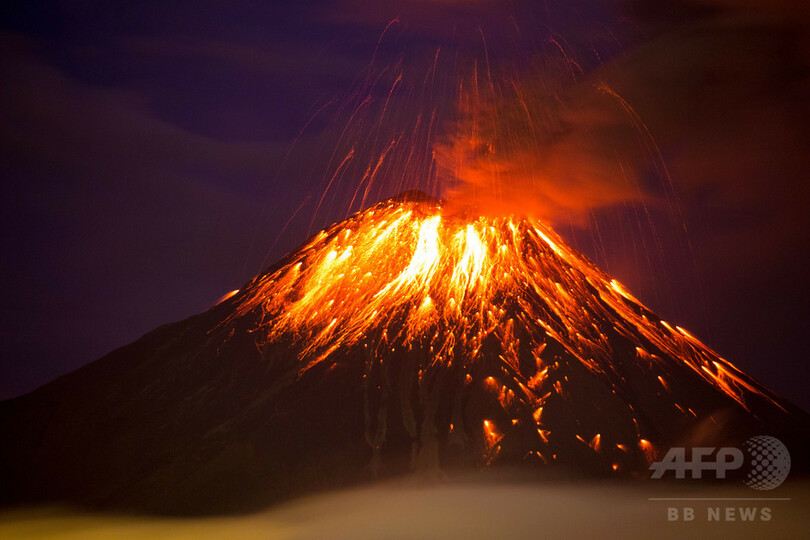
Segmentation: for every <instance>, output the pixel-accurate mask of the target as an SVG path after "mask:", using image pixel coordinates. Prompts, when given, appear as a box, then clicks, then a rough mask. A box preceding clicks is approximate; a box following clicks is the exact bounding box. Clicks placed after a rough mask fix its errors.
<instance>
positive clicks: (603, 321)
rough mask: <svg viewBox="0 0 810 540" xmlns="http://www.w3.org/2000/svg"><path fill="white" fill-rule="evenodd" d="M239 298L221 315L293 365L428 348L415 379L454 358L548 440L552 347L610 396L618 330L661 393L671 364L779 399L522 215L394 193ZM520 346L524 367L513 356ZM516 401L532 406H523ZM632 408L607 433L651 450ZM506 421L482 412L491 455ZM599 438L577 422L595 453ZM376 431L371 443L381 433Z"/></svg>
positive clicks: (741, 400) (564, 394) (562, 379)
mask: <svg viewBox="0 0 810 540" xmlns="http://www.w3.org/2000/svg"><path fill="white" fill-rule="evenodd" d="M234 301H235V306H236V309H235V311H234V313H233V315H232V316H231V318H230V321H234V320H236V319H237V318H239V317H242V316H245V315H248V314H252V315H254V316H255V317H254V319H251V320H257V321H258V322H257V323H256V325H255V328H254V333H255V335H257V336H259V337H258V344H259V346H260V347H261V346H264V345H267V344H270V343H273V342H277V341H282V340H284V343H288V344H291V345H292V347H293V349H294V350H296V351H299V355H298V356H299V361H300V365H299V368H298V375H299V377H300V376H303V374H304V373H306V372H307V371H308V370H310V369H312V368H314V367H315V366H318V365H320V364H330V363H332V362H334V361H335V360H333V358H334V356H335V355H334V353H335V352H336V351H338V350H341V351H346V350H351V349H352V348H362V349H363V350H364V351H366V353H365V354H367V358H368V359H369V360H368V361H369V362H371V363H373V364H376V365H383V364H385V363H386V362H388V361H389V360H388V359H389V357H391V356H392V355H394V354H395V353H396V352H397V351H398V350H406V351H407V350H417V349H418V350H420V351H423V352H424V353H425V358H427V360H425V361H424V362H423V363H421V364H420V365H419V366H418V368H417V369H415V371H416V372H417V377H418V379H419V380H420V381H421V379H422V378H423V377H425V376H426V373H430V372H431V370H436V369H438V368H446V369H449V368H453V369H457V370H459V371H460V372H461V373H462V374H463V376H462V377H461V378H460V380H464V381H465V383H464V384H465V385H466V386H467V387H469V386H470V385H480V387H481V388H482V389H487V392H488V393H489V395H491V396H492V399H493V401H494V402H497V403H498V404H499V406H500V408H501V409H502V411H503V413H504V416H503V418H502V419H501V420H502V421H504V422H509V423H510V424H511V426H510V427H513V428H519V427H520V425H521V421H520V420H519V418H525V419H526V420H528V421H529V422H533V423H534V425H535V427H533V428H532V429H533V430H535V429H536V432H537V434H539V438H540V439H542V440H543V441H545V442H546V443H547V442H548V440H549V437H550V436H551V431H550V430H549V427H550V426H548V425H546V424H545V423H544V414H543V411H544V406H545V405H546V403H547V401H548V400H549V399H550V397H551V396H552V394H556V395H557V396H558V397H560V398H562V399H563V400H567V399H568V397H569V396H568V384H569V379H568V376H567V375H564V376H558V375H556V374H555V373H556V372H557V371H559V368H560V364H559V362H558V359H559V354H560V351H563V352H564V353H565V354H567V355H570V357H572V358H574V359H575V361H576V362H579V363H580V364H581V365H582V366H583V367H584V368H585V369H587V370H588V371H589V372H590V373H592V374H594V375H596V376H598V377H600V378H601V379H603V380H608V381H614V383H612V384H613V391H612V392H613V394H616V393H617V388H618V387H619V386H620V384H621V382H620V381H622V380H623V375H622V373H621V372H620V370H619V368H618V366H617V364H616V361H615V356H616V351H615V350H614V349H615V347H616V346H617V345H616V343H617V341H616V339H620V340H622V341H623V342H627V343H629V344H631V347H630V348H629V350H631V351H632V350H633V349H635V351H634V355H635V361H636V362H639V363H640V364H641V365H643V366H646V369H649V370H651V371H652V372H653V376H652V377H651V383H650V384H651V386H653V385H655V386H657V387H658V388H659V389H660V390H659V393H660V392H665V393H669V394H672V392H673V391H675V389H674V388H673V386H672V385H673V384H674V383H673V381H672V380H670V379H669V374H670V373H671V372H672V369H673V362H674V363H675V364H679V365H682V366H686V367H687V368H688V370H687V371H689V370H691V371H692V372H694V373H695V374H697V375H698V376H699V377H700V378H702V379H703V380H704V381H705V382H707V383H709V384H710V385H712V386H713V387H714V388H716V389H717V390H719V391H720V392H722V393H723V394H725V395H726V396H728V397H729V398H731V399H733V400H734V401H736V402H737V403H738V404H739V405H740V406H742V407H743V408H745V409H747V410H748V400H749V399H750V397H751V396H752V395H757V396H760V397H761V398H764V399H765V400H768V401H770V402H772V403H773V404H775V405H776V406H778V407H780V408H782V406H781V405H779V403H778V402H777V401H776V398H775V397H774V396H773V395H772V394H770V393H769V392H768V391H767V390H766V389H764V388H763V387H761V386H760V385H758V384H757V383H756V382H755V381H753V380H752V379H750V378H748V377H747V376H745V375H744V374H743V373H742V372H740V371H739V370H738V369H737V368H735V367H734V366H733V365H731V364H730V363H729V362H727V361H726V360H724V359H723V358H721V357H720V356H719V355H717V354H716V353H715V352H714V351H712V350H711V349H709V348H708V347H706V346H705V345H703V344H702V343H701V342H700V341H699V340H698V339H697V338H695V337H694V336H692V335H691V334H690V333H688V332H687V331H685V330H683V329H681V328H679V327H675V328H673V327H672V326H671V325H669V324H668V323H667V322H665V321H663V320H661V319H660V318H658V317H657V316H656V315H655V314H654V313H653V312H651V311H650V310H649V309H647V308H646V307H644V306H643V305H642V304H641V303H640V302H639V301H638V300H637V299H636V298H635V297H633V296H632V295H631V294H630V293H629V292H628V291H627V289H626V288H625V287H624V286H623V285H621V284H620V283H618V282H617V281H616V280H615V279H612V278H610V277H609V276H608V275H606V274H605V273H604V272H602V271H601V270H600V269H598V268H597V267H596V266H594V265H593V264H592V263H590V262H589V261H588V260H587V259H585V257H584V256H582V255H580V254H579V253H578V252H576V251H575V250H573V249H572V248H570V247H568V246H567V244H566V243H565V242H564V241H563V239H562V238H560V237H559V236H558V235H557V234H556V233H555V232H554V231H553V230H551V229H550V228H549V227H548V226H546V225H545V224H543V223H542V222H540V221H538V220H535V219H531V218H527V217H518V216H508V217H484V216H474V217H471V216H468V215H459V214H454V213H450V212H448V211H446V210H445V209H444V208H443V206H442V204H441V203H440V202H439V201H435V200H425V199H424V198H420V199H419V200H412V198H409V197H401V198H398V199H392V200H390V201H386V202H383V203H379V204H377V205H376V206H373V207H372V208H370V209H368V210H366V211H363V212H360V213H357V214H355V215H354V216H352V217H350V218H349V219H347V220H346V221H344V222H341V223H337V224H335V225H333V226H332V227H330V228H328V229H326V230H324V231H322V232H320V233H319V234H317V235H316V236H314V237H313V238H312V239H310V241H309V242H308V243H307V244H305V245H304V247H302V248H301V249H299V250H298V251H296V252H294V253H292V254H291V255H289V256H288V257H287V258H286V259H285V260H284V261H283V262H282V263H281V265H280V266H279V267H277V268H276V269H275V270H274V271H271V272H268V273H266V274H264V275H262V276H259V277H257V278H256V279H255V280H254V281H253V282H251V283H249V284H248V286H247V287H245V288H244V289H243V290H242V291H241V292H239V293H237V294H236V295H235V297H234ZM611 336H612V337H611ZM617 336H618V337H617ZM553 351H557V352H556V353H555V352H553ZM527 356H528V357H530V358H531V360H532V361H531V362H530V365H529V366H527V365H526V362H522V359H525V358H527ZM493 357H495V358H496V359H497V363H498V365H499V366H500V369H499V371H498V372H496V373H495V377H493V376H492V375H488V376H486V377H483V378H478V377H480V373H477V372H476V370H475V366H476V364H477V363H478V362H480V361H482V359H484V358H490V359H491V358H493ZM368 372H369V371H368V369H367V374H368ZM665 376H667V377H666V378H665ZM382 384H385V382H384V381H383V382H381V383H380V385H382ZM378 388H379V386H378ZM436 399H438V398H436ZM682 403H684V402H683V401H682ZM689 404H691V403H689ZM423 405H425V404H424V403H423ZM684 405H686V404H684ZM684 405H681V404H678V403H675V402H674V399H673V403H672V406H673V410H677V414H679V415H682V416H684V417H687V416H691V415H694V413H693V412H692V410H691V409H689V408H688V407H686V406H684ZM692 406H695V405H692ZM519 410H526V411H528V413H527V415H526V416H525V417H521V415H520V413H519V412H518V411H519ZM629 410H630V414H631V416H632V424H631V425H634V426H635V428H634V429H635V433H636V435H635V440H633V441H629V440H626V439H620V440H615V438H611V436H610V435H608V440H609V441H610V442H611V446H613V445H615V446H616V447H617V448H618V449H620V450H622V451H625V450H626V448H627V446H628V445H632V446H635V447H637V448H639V449H640V451H641V452H642V453H643V455H644V456H647V459H648V460H649V459H651V458H652V456H653V455H654V453H655V446H654V444H653V443H651V442H650V441H648V440H647V439H645V438H643V436H644V435H645V433H643V431H644V429H643V426H642V427H639V422H638V421H637V420H636V414H635V413H634V412H633V407H632V405H629ZM687 410H688V411H689V412H686V411H687ZM501 420H498V419H496V418H487V419H485V420H483V432H482V434H481V436H482V438H483V443H484V446H485V452H484V454H485V455H486V456H488V457H487V463H489V462H490V461H491V460H492V459H493V457H494V456H495V455H497V453H498V452H499V449H500V444H501V441H502V438H503V437H504V433H502V432H501V430H499V429H498V428H497V427H496V425H497V424H496V422H500V421H501ZM431 422H432V420H431ZM460 423H461V421H460V420H459V421H458V422H457V425H458V424H460ZM449 425H452V424H449ZM479 425H481V424H479ZM430 429H431V432H433V431H435V428H434V427H431V428H430ZM452 431H453V429H452V428H448V432H452ZM414 432H415V430H414ZM605 436H606V435H605V431H601V434H600V433H596V432H595V431H591V432H590V433H587V432H582V433H577V434H575V437H576V438H577V439H579V440H580V441H582V442H583V443H584V444H585V445H586V446H588V447H590V448H591V449H593V451H595V452H601V451H602V448H603V446H604V444H605ZM374 441H375V442H374V447H375V452H376V451H377V450H378V449H379V447H380V446H381V445H382V444H383V438H382V437H377V438H376V439H374ZM615 457H616V456H614V458H615ZM546 458H547V456H543V460H546ZM609 466H611V468H613V469H616V468H617V467H616V466H613V463H612V462H611V463H609Z"/></svg>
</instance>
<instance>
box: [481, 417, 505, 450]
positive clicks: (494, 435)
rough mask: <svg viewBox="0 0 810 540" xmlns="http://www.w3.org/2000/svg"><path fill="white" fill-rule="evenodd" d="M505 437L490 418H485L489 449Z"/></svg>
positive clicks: (485, 435)
mask: <svg viewBox="0 0 810 540" xmlns="http://www.w3.org/2000/svg"><path fill="white" fill-rule="evenodd" d="M502 438H503V435H501V434H500V433H499V432H498V429H497V428H496V427H495V424H493V423H492V422H490V421H489V420H484V440H485V441H486V443H487V449H490V450H491V449H492V448H493V447H494V446H495V445H497V444H498V443H499V442H500V440H501V439H502Z"/></svg>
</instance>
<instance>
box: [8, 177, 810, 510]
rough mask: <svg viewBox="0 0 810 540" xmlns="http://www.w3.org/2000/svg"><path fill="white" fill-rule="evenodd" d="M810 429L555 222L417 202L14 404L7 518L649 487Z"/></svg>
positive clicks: (795, 438)
mask: <svg viewBox="0 0 810 540" xmlns="http://www.w3.org/2000/svg"><path fill="white" fill-rule="evenodd" d="M807 426H808V420H807V415H806V414H805V413H804V412H802V411H801V410H799V409H797V408H796V407H794V406H792V405H791V404H789V403H787V402H785V401H783V400H782V399H780V398H779V397H777V396H775V395H774V394H773V393H771V392H770V391H768V390H767V389H766V388H764V387H763V386H762V385H760V384H759V383H757V382H756V381H754V380H753V379H751V378H750V377H748V376H747V375H745V374H744V373H742V372H741V371H740V370H738V369H737V368H735V367H734V366H733V365H732V364H730V363H729V362H728V361H726V360H724V359H723V358H721V357H720V356H719V355H717V354H716V353H715V352H713V351H712V350H710V349H709V348H708V347H706V346H705V345H703V344H702V343H701V342H700V341H698V340H697V339H696V338H695V337H693V336H692V335H691V334H689V332H687V331H686V330H684V329H682V328H680V327H677V326H673V325H670V324H668V323H667V322H665V321H663V320H661V319H660V318H659V317H657V316H656V315H655V314H654V313H652V312H651V311H650V310H648V309H647V308H645V307H644V306H643V305H642V304H641V303H640V302H639V301H638V300H636V299H635V298H633V296H632V295H631V294H630V293H628V292H627V291H626V290H625V288H624V287H623V286H622V285H621V284H619V283H618V282H616V281H615V280H613V279H611V278H610V277H609V276H607V275H606V274H605V273H603V272H602V271H600V270H599V269H598V268H596V267H595V266H594V265H593V264H591V263H590V262H589V261H587V260H586V259H585V258H584V257H583V256H582V255H580V254H579V253H577V252H576V251H575V250H573V249H572V248H571V247H569V246H567V245H566V244H565V242H563V240H562V239H561V238H560V237H559V236H557V235H556V234H555V233H554V232H553V231H552V230H550V229H549V228H548V227H546V226H545V225H543V224H542V223H540V222H537V221H534V220H530V219H525V218H515V217H501V218H486V217H472V218H471V217H469V216H465V215H455V214H450V213H448V212H446V211H444V210H443V208H442V205H441V203H440V202H439V201H436V200H433V199H431V198H429V197H427V196H425V195H423V194H420V193H416V192H409V193H406V194H403V195H401V196H399V197H397V198H394V199H391V200H388V201H385V202H382V203H379V204H377V205H376V206H373V207H372V208H370V209H368V210H365V211H363V212H360V213H358V214H356V215H354V216H352V217H350V218H349V219H347V220H345V221H343V222H340V223H337V224H335V225H333V226H331V227H330V228H328V229H326V230H324V231H322V232H320V233H318V234H317V235H315V236H314V237H313V238H311V239H310V240H309V241H308V242H307V243H306V244H305V245H304V246H302V247H301V248H299V249H298V250H296V251H294V252H292V253H290V254H289V255H287V256H286V257H285V258H284V259H283V260H282V261H280V262H279V263H277V264H276V265H274V266H273V267H271V268H270V269H269V270H267V271H266V272H265V273H264V274H262V275H260V276H258V277H257V278H255V279H253V280H252V281H250V282H249V283H247V284H246V285H245V286H244V287H243V288H242V289H241V290H240V291H238V292H237V293H235V294H234V295H232V296H230V297H228V298H227V299H225V300H223V301H221V302H220V303H219V304H218V305H216V306H214V307H212V308H211V309H209V310H208V311H207V312H205V313H203V314H201V315H197V316H194V317H191V318H190V319H187V320H185V321H182V322H178V323H174V324H170V325H167V326H164V327H161V328H158V329H157V330H155V331H153V332H151V333H149V334H147V335H145V336H144V337H142V338H141V339H139V340H138V341H136V342H135V343H133V344H131V345H128V346H126V347H123V348H121V349H118V350H116V351H114V352H112V353H110V354H109V355H107V356H105V357H104V358H102V359H100V360H98V361H96V362H95V363H93V364H91V365H89V366H87V367H85V368H82V369H80V370H78V371H76V372H74V373H72V374H69V375H66V376H64V377H62V378H60V379H57V380H56V381H54V382H52V383H50V384H48V385H46V386H44V387H42V388H40V389H38V390H36V391H34V392H32V393H31V394H28V395H26V396H23V397H20V398H17V399H14V400H10V401H7V402H3V403H0V437H2V438H3V440H4V441H13V442H12V443H11V444H5V445H4V447H3V449H2V454H0V473H2V481H3V483H4V485H5V486H8V487H9V489H6V490H5V498H6V499H7V501H6V502H10V501H15V502H20V501H31V500H68V501H79V502H83V503H89V504H94V505H102V506H108V507H115V508H126V509H137V510H148V511H157V512H171V513H178V512H179V513H183V512H219V511H226V510H233V509H243V508H250V507H256V506H258V505H261V504H265V503H268V502H271V501H274V500H282V499H286V498H289V497H292V496H295V495H297V494H300V493H303V492H306V491H312V490H317V489H325V488H333V487H337V486H342V485H346V484H351V483H356V482H358V481H361V480H363V479H370V478H375V477H386V476H393V475H400V474H406V473H410V474H416V475H419V476H428V477H442V476H444V475H446V474H449V473H452V472H454V471H466V470H478V469H486V468H491V469H497V468H499V467H504V468H505V467H509V468H516V469H517V470H520V471H527V472H535V471H546V470H557V471H566V472H567V473H571V472H573V473H575V474H577V475H595V476H608V477H610V476H617V477H646V476H648V475H649V464H650V462H651V461H652V460H653V459H655V457H656V456H657V455H660V454H661V453H662V452H663V451H666V449H667V448H668V447H670V446H673V445H684V446H685V445H698V446H720V445H724V444H741V443H742V441H744V440H745V439H747V438H748V437H750V436H752V435H759V434H764V433H767V434H770V435H775V436H777V437H779V438H780V439H781V440H782V441H784V442H785V443H786V444H787V445H788V447H790V448H791V449H794V448H795V449H796V451H798V452H799V453H802V452H804V451H805V450H806V449H807V448H806V447H807V441H806V437H805V435H804V434H805V433H806V430H807Z"/></svg>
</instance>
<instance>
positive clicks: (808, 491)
mask: <svg viewBox="0 0 810 540" xmlns="http://www.w3.org/2000/svg"><path fill="white" fill-rule="evenodd" d="M661 498H717V499H726V500H711V501H705V500H699V501H698V500H693V501H688V500H686V501H684V500H679V501H662V500H651V499H661ZM746 498H748V499H751V498H760V499H761V498H771V499H772V500H739V499H746ZM730 499H737V500H730ZM808 502H810V485H809V484H808V483H807V482H806V481H805V482H803V483H792V484H791V483H790V482H788V484H786V485H785V486H784V487H783V488H782V489H779V490H778V492H777V493H770V492H755V491H752V490H750V489H748V488H746V487H744V486H741V485H728V484H725V485H723V484H720V485H715V486H706V485H695V484H693V483H690V482H666V481H662V482H660V483H659V482H652V481H650V482H644V483H627V484H608V483H594V482H588V483H574V482H568V483H564V482H548V483H542V484H537V483H534V484H524V483H489V482H481V481H475V480H472V479H470V480H469V481H467V482H461V481H458V482H447V483H440V484H429V485H419V484H418V483H417V482H415V481H400V482H396V483H386V484H379V485H377V486H373V487H368V488H363V489H352V490H347V491H340V492H333V493H327V494H323V495H317V496H309V497H304V498H302V499H299V500H297V501H294V502H291V503H288V504H284V505H281V506H278V507H275V508H272V509H269V510H267V511H264V512H260V513H256V514H251V515H246V516H235V517H217V518H188V519H180V518H157V517H132V516H127V517H124V516H113V515H103V514H95V515H92V514H86V513H79V512H72V511H69V510H65V509H59V508H39V509H23V510H14V511H6V512H3V513H0V537H2V538H5V539H14V538H32V537H36V538H59V539H70V538H82V539H86V538H87V539H94V538H98V539H102V538H120V539H137V538H155V537H160V538H166V539H170V538H195V539H206V538H225V537H227V538H465V539H466V538H586V537H587V538H593V537H608V538H650V537H651V535H653V534H654V535H655V537H656V538H659V539H660V538H684V537H699V536H703V537H706V535H709V534H711V535H712V536H715V535H723V534H733V535H734V537H735V538H765V537H770V538H793V537H798V536H797V535H800V534H801V531H807V530H808V527H810V518H808V516H807V514H806V512H805V508H807V504H808ZM673 508H674V509H676V510H674V511H673V510H672V509H673ZM684 508H691V509H692V510H691V511H686V513H684ZM729 508H730V509H731V510H728V509H729ZM765 508H767V509H768V510H767V511H766V510H765ZM674 515H677V519H673V516H674ZM685 515H686V516H690V515H691V516H692V517H693V519H691V520H685V519H684V516H685ZM744 516H748V517H744ZM730 518H731V519H730ZM732 519H733V520H732Z"/></svg>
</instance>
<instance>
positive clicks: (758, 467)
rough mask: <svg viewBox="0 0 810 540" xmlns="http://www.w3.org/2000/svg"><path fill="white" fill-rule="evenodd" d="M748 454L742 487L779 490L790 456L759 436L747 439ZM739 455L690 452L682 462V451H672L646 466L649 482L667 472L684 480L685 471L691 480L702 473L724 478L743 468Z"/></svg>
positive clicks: (700, 450)
mask: <svg viewBox="0 0 810 540" xmlns="http://www.w3.org/2000/svg"><path fill="white" fill-rule="evenodd" d="M743 447H744V448H745V452H746V453H747V454H748V458H749V459H748V462H749V470H748V471H747V473H746V475H745V480H744V481H745V484H746V485H747V486H749V487H751V488H753V489H758V490H767V489H774V488H776V487H779V486H780V485H781V484H782V482H784V481H785V479H786V478H787V477H788V473H789V472H790V453H789V452H788V449H787V447H785V445H784V444H782V441H780V440H779V439H777V438H776V437H769V436H766V435H760V436H757V437H751V438H750V439H748V440H747V441H745V443H744V444H743ZM744 462H745V456H744V454H743V451H742V450H740V449H739V448H734V447H722V448H719V449H718V448H715V447H696V448H692V452H691V459H690V460H687V459H686V449H685V448H683V447H673V448H670V449H669V452H667V454H666V455H665V456H664V459H662V460H661V461H656V462H655V463H653V464H652V465H650V470H651V471H653V474H652V478H654V479H659V478H663V477H664V474H665V473H666V472H667V471H673V472H674V473H675V478H686V473H687V471H688V472H689V473H690V475H691V477H692V478H703V473H704V471H705V472H710V473H714V477H715V478H719V479H723V478H726V473H727V472H729V471H736V470H738V469H740V468H741V467H742V466H743V463H744Z"/></svg>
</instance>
